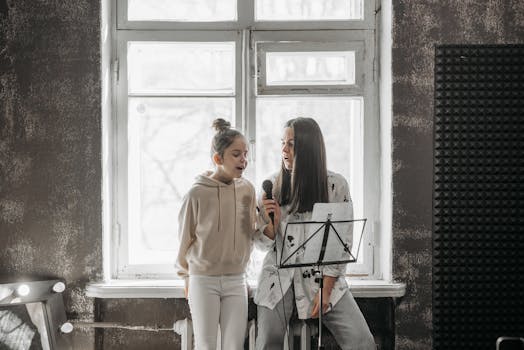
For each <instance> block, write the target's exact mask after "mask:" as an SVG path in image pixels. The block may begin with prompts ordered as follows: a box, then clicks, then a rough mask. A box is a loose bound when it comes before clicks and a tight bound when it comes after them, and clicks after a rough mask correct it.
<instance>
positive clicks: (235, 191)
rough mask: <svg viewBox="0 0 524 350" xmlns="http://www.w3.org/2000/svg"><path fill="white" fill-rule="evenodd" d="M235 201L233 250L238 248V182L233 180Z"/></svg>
mask: <svg viewBox="0 0 524 350" xmlns="http://www.w3.org/2000/svg"><path fill="white" fill-rule="evenodd" d="M233 199H234V200H233V202H234V203H235V224H234V225H233V250H237V244H236V243H237V184H236V182H234V181H233Z"/></svg>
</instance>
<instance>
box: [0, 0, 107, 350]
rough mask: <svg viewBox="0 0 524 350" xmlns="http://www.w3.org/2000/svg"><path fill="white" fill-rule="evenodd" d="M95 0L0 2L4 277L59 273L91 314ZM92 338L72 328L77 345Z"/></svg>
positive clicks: (74, 304)
mask: <svg viewBox="0 0 524 350" xmlns="http://www.w3.org/2000/svg"><path fill="white" fill-rule="evenodd" d="M99 8H100V5H99V4H98V2H97V1H91V0H75V1H50V0H49V1H34V0H16V1H15V0H12V1H6V0H1V1H0V274H1V275H3V278H2V280H6V279H13V278H17V277H20V276H21V275H31V276H35V277H47V276H50V277H60V278H64V279H65V280H66V281H67V283H68V290H67V293H66V294H65V302H66V307H67V312H68V315H69V317H74V318H79V319H90V318H92V317H93V312H94V303H93V300H92V299H89V298H86V297H85V293H84V286H85V284H86V282H87V281H89V280H96V279H98V278H100V277H101V273H102V260H101V258H102V256H101V232H102V231H101V213H100V207H101V195H100V176H101V168H100V120H101V118H100V69H99V65H100V60H99V55H100V49H99V47H100V44H99V42H100V29H99V27H100V23H99ZM93 341H94V334H93V332H90V331H79V332H76V333H75V337H74V344H73V345H74V348H75V349H91V348H93Z"/></svg>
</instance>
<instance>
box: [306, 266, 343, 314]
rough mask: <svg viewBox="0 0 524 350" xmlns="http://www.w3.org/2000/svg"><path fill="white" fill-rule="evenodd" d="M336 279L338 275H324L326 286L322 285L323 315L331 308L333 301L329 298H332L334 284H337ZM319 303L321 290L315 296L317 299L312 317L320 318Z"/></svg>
mask: <svg viewBox="0 0 524 350" xmlns="http://www.w3.org/2000/svg"><path fill="white" fill-rule="evenodd" d="M336 281H337V278H336V277H331V276H324V286H323V287H322V315H323V314H325V313H326V312H327V311H328V310H329V309H330V308H331V303H330V302H329V299H330V298H331V291H332V290H333V286H334V285H335V282H336ZM319 304H320V290H319V291H318V293H317V295H316V296H315V300H314V302H313V310H312V311H311V318H318V311H319Z"/></svg>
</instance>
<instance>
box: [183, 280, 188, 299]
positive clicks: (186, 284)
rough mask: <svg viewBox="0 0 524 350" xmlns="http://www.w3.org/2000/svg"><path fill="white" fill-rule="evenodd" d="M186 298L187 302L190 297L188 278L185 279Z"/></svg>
mask: <svg viewBox="0 0 524 350" xmlns="http://www.w3.org/2000/svg"><path fill="white" fill-rule="evenodd" d="M184 296H185V297H186V300H187V299H188V296H189V279H188V278H186V279H184Z"/></svg>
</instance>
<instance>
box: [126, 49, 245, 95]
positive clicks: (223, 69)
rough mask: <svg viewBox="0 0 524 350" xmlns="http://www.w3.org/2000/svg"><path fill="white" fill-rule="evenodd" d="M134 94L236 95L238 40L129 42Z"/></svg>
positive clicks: (130, 72) (129, 90)
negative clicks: (236, 42)
mask: <svg viewBox="0 0 524 350" xmlns="http://www.w3.org/2000/svg"><path fill="white" fill-rule="evenodd" d="M127 56H128V57H127V62H128V82H129V85H128V92H129V93H130V94H168V95H210V94H213V95H233V94H234V92H235V43H234V42H152V41H151V42H139V41H134V42H129V43H128V53H127Z"/></svg>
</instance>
